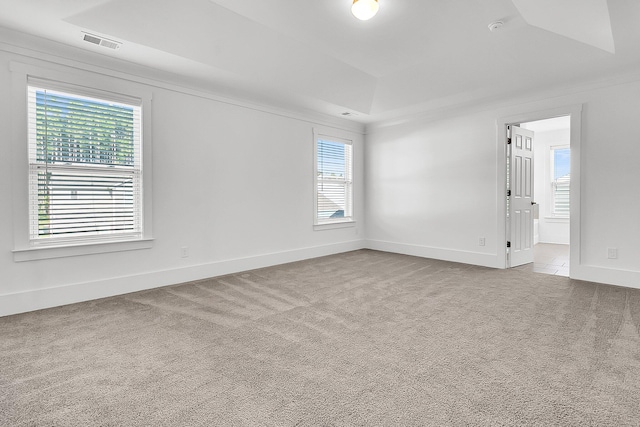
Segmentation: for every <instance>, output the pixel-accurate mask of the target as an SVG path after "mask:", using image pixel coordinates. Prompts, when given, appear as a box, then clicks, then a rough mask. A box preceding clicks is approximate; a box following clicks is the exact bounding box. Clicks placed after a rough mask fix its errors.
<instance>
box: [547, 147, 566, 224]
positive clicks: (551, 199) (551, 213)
mask: <svg viewBox="0 0 640 427" xmlns="http://www.w3.org/2000/svg"><path fill="white" fill-rule="evenodd" d="M564 149H570V146H569V145H568V144H561V145H551V146H549V153H548V155H549V156H548V158H549V174H548V175H547V176H548V180H549V181H548V186H547V188H549V196H548V197H547V199H548V204H547V205H548V206H549V209H548V218H551V219H558V220H565V219H566V220H568V219H569V216H570V214H561V213H557V212H556V210H555V206H556V203H555V199H556V187H555V184H556V180H555V178H554V174H555V172H554V171H555V151H556V150H564Z"/></svg>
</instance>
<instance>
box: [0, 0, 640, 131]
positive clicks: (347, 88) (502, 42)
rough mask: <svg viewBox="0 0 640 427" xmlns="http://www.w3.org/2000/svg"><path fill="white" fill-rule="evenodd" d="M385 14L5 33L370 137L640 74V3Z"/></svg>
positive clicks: (214, 2) (63, 22)
mask: <svg viewBox="0 0 640 427" xmlns="http://www.w3.org/2000/svg"><path fill="white" fill-rule="evenodd" d="M379 3H380V11H379V13H378V15H377V16H375V17H374V18H373V19H371V20H369V21H358V20H357V19H355V18H354V17H353V16H352V15H351V13H350V5H351V0H316V1H312V0H305V1H300V0H269V1H264V0H180V1H178V0H29V1H24V0H0V10H2V13H1V14H0V26H2V27H5V28H7V29H10V30H16V31H19V32H23V33H28V34H31V35H35V36H39V37H43V38H46V39H48V40H52V41H56V42H60V43H63V44H67V45H71V46H75V47H78V48H81V49H86V50H90V51H93V52H96V53H99V54H103V55H106V56H112V57H116V58H120V59H122V60H125V61H129V62H133V63H137V64H141V65H144V66H148V67H153V68H155V69H158V70H162V71H165V72H168V73H172V75H174V76H180V79H182V80H181V81H183V82H185V84H187V83H188V84H190V85H193V84H197V85H200V86H202V87H206V88H213V89H215V90H218V91H220V92H224V93H227V94H235V95H236V96H240V97H243V98H245V99H251V100H254V101H260V102H266V103H270V104H274V105H278V106H286V107H289V108H301V109H310V110H314V111H318V112H321V113H326V114H330V115H333V116H342V114H343V113H349V114H350V116H347V118H349V119H351V120H355V121H359V122H363V123H371V122H375V121H378V120H384V119H389V118H393V117H399V116H402V115H407V114H413V113H418V112H425V111H433V110H437V109H439V108H443V107H451V106H461V105H467V104H474V103H479V102H485V101H486V100H493V99H501V98H505V97H511V96H514V95H517V94H532V93H535V92H536V91H540V90H546V89H550V88H555V87H561V86H567V85H572V84H576V83H577V82H586V81H592V80H596V79H602V78H606V77H614V76H616V75H622V74H625V73H629V72H633V71H635V70H640V49H638V46H640V2H638V1H637V0H609V1H608V2H607V0H482V1H479V0H430V1H424V0H379ZM496 20H501V21H503V22H504V25H503V26H502V27H501V28H499V29H498V30H496V31H494V32H491V31H489V28H488V25H489V24H490V23H491V22H494V21H496ZM82 31H85V32H89V33H92V34H95V35H98V36H101V37H106V38H108V39H111V40H115V41H118V42H121V43H122V45H121V47H120V48H119V49H118V50H115V51H114V50H110V49H107V48H104V47H100V46H95V45H93V44H91V43H88V42H85V41H83V40H82V35H83V33H82ZM2 41H4V42H9V43H11V42H16V43H17V42H19V40H13V41H12V40H2Z"/></svg>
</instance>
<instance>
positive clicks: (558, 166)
mask: <svg viewBox="0 0 640 427" xmlns="http://www.w3.org/2000/svg"><path fill="white" fill-rule="evenodd" d="M551 173H552V176H551V188H552V195H553V203H552V214H553V215H554V216H559V217H568V216H569V213H570V203H569V199H570V197H569V189H570V186H571V185H570V184H571V151H570V149H569V147H566V146H565V147H551Z"/></svg>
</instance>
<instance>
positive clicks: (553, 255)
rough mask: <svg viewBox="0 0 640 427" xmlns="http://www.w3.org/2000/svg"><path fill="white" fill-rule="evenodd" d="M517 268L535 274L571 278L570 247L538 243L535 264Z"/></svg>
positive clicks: (535, 250) (534, 256)
mask: <svg viewBox="0 0 640 427" xmlns="http://www.w3.org/2000/svg"><path fill="white" fill-rule="evenodd" d="M516 268H517V269H519V270H525V271H530V272H533V273H545V274H554V275H556V276H565V277H569V245H556V244H551V243H538V244H537V245H535V247H534V254H533V263H532V264H525V265H522V266H519V267H516Z"/></svg>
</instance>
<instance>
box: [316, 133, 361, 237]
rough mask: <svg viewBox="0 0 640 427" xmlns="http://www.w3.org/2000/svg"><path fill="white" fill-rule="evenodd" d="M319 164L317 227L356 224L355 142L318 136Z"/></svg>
mask: <svg viewBox="0 0 640 427" xmlns="http://www.w3.org/2000/svg"><path fill="white" fill-rule="evenodd" d="M315 163H316V167H315V170H316V173H315V181H316V182H315V187H316V188H315V190H316V191H315V202H316V203H315V223H316V225H322V224H331V223H344V222H352V221H353V144H352V142H351V141H349V140H343V139H340V138H336V137H330V136H325V135H320V134H317V135H316V137H315Z"/></svg>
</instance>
